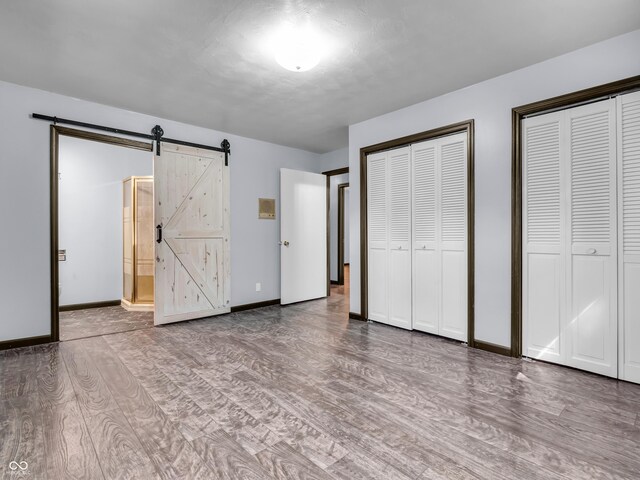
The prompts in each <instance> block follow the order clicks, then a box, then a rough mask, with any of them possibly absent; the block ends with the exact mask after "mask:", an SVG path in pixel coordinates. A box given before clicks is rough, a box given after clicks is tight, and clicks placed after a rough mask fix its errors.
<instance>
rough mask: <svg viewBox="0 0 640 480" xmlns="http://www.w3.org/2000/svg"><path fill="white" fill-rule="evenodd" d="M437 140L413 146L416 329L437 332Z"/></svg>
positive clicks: (414, 314) (438, 288) (414, 308)
mask: <svg viewBox="0 0 640 480" xmlns="http://www.w3.org/2000/svg"><path fill="white" fill-rule="evenodd" d="M436 144H437V141H436V140H431V141H428V142H422V143H417V144H414V145H412V150H411V159H412V171H413V175H412V192H413V217H412V218H413V269H412V275H413V328H415V329H416V330H421V331H423V332H428V333H433V334H438V333H439V331H438V328H439V311H440V272H441V268H440V259H439V256H440V253H439V250H438V249H437V243H436V228H437V226H436V211H437V204H436V201H437V198H438V197H439V195H438V193H437V188H438V179H437V177H436Z"/></svg>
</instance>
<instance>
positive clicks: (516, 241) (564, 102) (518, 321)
mask: <svg viewBox="0 0 640 480" xmlns="http://www.w3.org/2000/svg"><path fill="white" fill-rule="evenodd" d="M638 89H640V75H638V76H635V77H630V78H626V79H623V80H618V81H616V82H611V83H605V84H603V85H598V86H596V87H591V88H586V89H584V90H579V91H577V92H572V93H567V94H565V95H560V96H557V97H553V98H548V99H545V100H540V101H537V102H533V103H529V104H526V105H521V106H519V107H514V108H513V109H512V111H511V125H512V139H511V157H512V166H511V348H510V349H509V350H510V351H509V353H508V354H509V355H511V356H512V357H521V356H522V166H523V165H522V120H524V118H525V117H528V116H531V115H536V114H542V113H550V112H551V111H554V110H565V109H567V108H571V107H577V106H579V105H582V104H586V103H593V102H596V101H599V100H604V99H606V98H611V97H613V96H617V95H621V94H624V93H629V92H631V91H633V90H638Z"/></svg>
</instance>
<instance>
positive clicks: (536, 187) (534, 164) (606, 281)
mask: <svg viewBox="0 0 640 480" xmlns="http://www.w3.org/2000/svg"><path fill="white" fill-rule="evenodd" d="M523 132H524V138H523V140H524V142H523V156H524V179H523V180H524V188H523V341H524V354H525V355H527V356H531V357H534V358H540V359H543V360H547V361H551V362H556V363H561V364H565V365H570V366H573V367H576V368H580V369H584V370H589V371H592V372H596V373H600V374H603V375H609V376H616V375H617V353H616V352H617V348H616V344H617V266H616V258H617V257H616V251H617V240H616V238H617V232H616V227H617V225H616V155H615V104H614V102H613V101H609V100H607V101H604V102H598V103H594V104H591V105H586V106H582V107H576V108H572V109H569V110H565V111H562V112H556V113H551V114H547V115H541V116H539V117H534V118H530V119H526V120H525V121H524V122H523Z"/></svg>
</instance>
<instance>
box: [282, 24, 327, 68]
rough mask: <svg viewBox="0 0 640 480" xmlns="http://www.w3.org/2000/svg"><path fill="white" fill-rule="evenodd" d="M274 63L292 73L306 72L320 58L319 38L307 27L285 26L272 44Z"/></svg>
mask: <svg viewBox="0 0 640 480" xmlns="http://www.w3.org/2000/svg"><path fill="white" fill-rule="evenodd" d="M274 50H275V57H276V61H277V62H278V63H279V64H280V65H281V66H282V67H284V68H286V69H287V70H291V71H292V72H306V71H307V70H311V69H312V68H313V67H315V66H316V65H317V64H318V63H319V62H320V59H321V58H322V54H323V44H322V41H321V39H320V37H319V36H318V35H317V34H316V33H315V32H314V31H313V30H312V29H311V28H310V27H308V26H305V27H294V26H292V25H286V26H285V27H284V28H283V29H282V30H281V32H280V33H279V34H278V35H277V36H276V39H275V42H274Z"/></svg>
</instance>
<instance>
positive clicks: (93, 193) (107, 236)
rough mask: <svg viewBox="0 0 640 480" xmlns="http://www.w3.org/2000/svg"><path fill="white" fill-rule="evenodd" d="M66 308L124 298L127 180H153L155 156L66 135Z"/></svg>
mask: <svg viewBox="0 0 640 480" xmlns="http://www.w3.org/2000/svg"><path fill="white" fill-rule="evenodd" d="M58 161H59V166H58V171H59V172H60V180H59V182H58V185H59V187H58V188H59V190H58V192H59V197H58V199H59V200H58V228H59V235H58V238H59V246H60V248H61V249H64V250H66V251H67V260H66V261H64V262H60V263H59V265H60V269H59V273H60V277H59V278H60V281H59V284H60V305H73V304H78V303H89V302H102V301H108V300H119V299H121V298H122V245H123V244H122V196H123V191H122V188H123V187H122V180H124V179H125V178H127V177H130V176H132V175H153V154H152V153H151V152H143V151H141V150H134V149H132V148H124V147H118V146H115V145H107V144H105V143H98V142H92V141H89V140H82V139H79V138H72V137H66V136H61V137H60V146H59V158H58Z"/></svg>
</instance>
